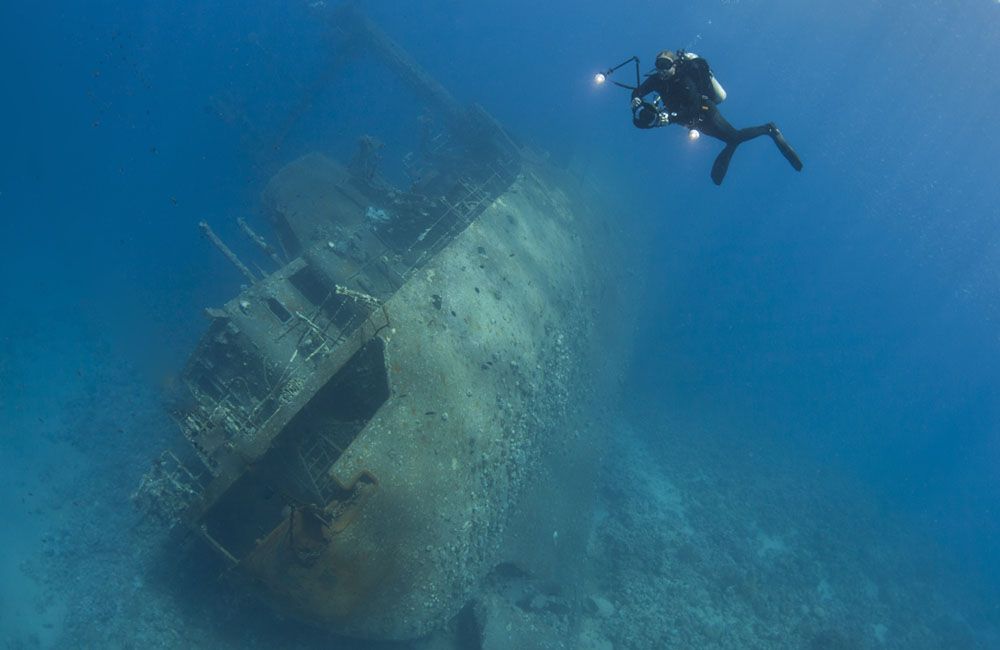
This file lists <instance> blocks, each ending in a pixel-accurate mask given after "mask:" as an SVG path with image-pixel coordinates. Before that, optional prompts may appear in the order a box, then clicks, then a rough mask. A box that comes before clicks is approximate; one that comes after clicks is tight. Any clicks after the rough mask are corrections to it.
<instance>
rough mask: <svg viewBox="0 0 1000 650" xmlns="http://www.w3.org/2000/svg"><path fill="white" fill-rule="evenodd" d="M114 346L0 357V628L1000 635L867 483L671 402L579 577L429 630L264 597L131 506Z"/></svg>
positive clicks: (593, 539)
mask: <svg viewBox="0 0 1000 650" xmlns="http://www.w3.org/2000/svg"><path fill="white" fill-rule="evenodd" d="M109 358H110V355H109V354H108V353H107V352H106V351H102V350H101V349H99V347H98V346H92V347H90V348H86V347H83V346H70V345H66V346H65V347H64V348H63V349H61V350H59V349H57V350H53V348H52V346H50V345H36V346H34V347H31V346H21V348H20V353H19V356H18V357H17V358H11V359H10V360H7V361H6V364H7V365H5V366H4V367H3V368H2V370H3V373H4V378H5V379H6V380H7V381H8V382H12V383H7V384H6V385H7V386H8V387H9V388H8V389H6V393H5V396H4V403H3V415H4V418H5V430H6V431H7V432H9V433H8V435H7V436H5V438H4V439H3V441H2V444H0V453H2V459H3V460H2V462H3V464H4V466H5V471H4V472H3V473H2V475H0V506H2V508H3V510H2V512H3V513H4V516H5V526H4V527H3V528H2V530H0V545H2V548H3V549H4V553H3V554H2V556H0V645H2V647H5V648H81V647H93V648H98V647H100V648H275V647H281V648H382V647H386V648H390V647H391V648H411V649H413V650H445V649H455V648H484V649H486V650H494V649H500V648H513V647H522V648H567V649H573V650H587V649H588V648H589V649H594V650H608V649H610V648H622V649H625V648H637V649H641V648H740V649H746V648H817V649H818V648H826V649H830V648H977V647H981V648H991V647H1000V635H998V632H997V612H996V611H995V610H993V609H991V608H992V607H993V603H994V602H996V601H995V600H993V599H991V598H989V597H988V596H987V595H985V594H983V593H979V592H976V591H975V590H974V588H973V587H972V584H973V583H972V582H971V581H970V580H966V579H964V578H963V576H961V575H958V574H956V573H954V572H953V571H951V570H950V569H949V568H948V567H949V563H948V560H947V556H946V554H945V553H944V551H943V550H941V549H936V548H934V547H933V546H932V545H930V544H929V543H927V542H926V541H924V540H921V539H920V538H919V536H917V535H915V534H913V533H912V532H909V531H907V529H906V527H905V526H904V525H903V524H902V523H900V522H895V521H893V520H892V519H891V518H888V517H887V515H886V514H885V513H884V512H881V511H880V510H879V509H878V507H877V506H876V505H875V504H873V503H870V502H869V501H868V500H867V499H866V496H865V494H864V493H863V492H862V491H861V490H858V489H856V488H854V487H852V486H850V485H848V484H846V483H845V482H844V480H843V479H842V477H838V476H835V475H833V474H831V473H830V472H829V471H827V470H824V469H823V468H822V467H817V466H812V465H810V464H809V463H805V462H803V461H802V460H801V459H797V458H795V457H793V456H791V455H789V454H788V453H786V452H785V451H784V450H781V449H778V448H767V447H764V446H762V445H761V444H760V442H759V440H758V441H757V442H755V443H754V444H753V445H751V444H750V443H749V442H748V441H749V440H751V439H753V437H751V436H747V435H745V432H741V431H739V427H738V424H734V425H732V426H731V427H728V428H725V430H718V429H716V430H713V431H709V430H706V429H704V428H703V427H700V426H699V425H697V424H692V423H690V422H681V421H678V420H676V419H672V418H671V417H669V416H667V415H665V414H656V415H652V416H650V415H648V414H647V416H646V417H644V418H643V423H642V425H641V427H642V428H641V429H639V428H636V427H637V426H638V425H635V426H633V425H629V424H628V423H627V422H624V421H621V422H619V423H618V425H616V430H615V431H614V432H613V434H614V435H612V437H611V438H612V440H613V442H612V443H611V444H610V446H609V448H608V451H607V453H606V454H605V456H604V465H603V469H602V471H601V473H600V475H599V476H598V477H597V478H596V480H597V481H598V482H599V485H598V489H597V490H596V493H597V502H596V503H591V504H581V507H586V508H588V509H590V511H591V512H592V525H591V527H590V531H589V532H588V533H587V536H586V539H585V540H581V541H582V542H583V543H581V544H577V545H574V544H569V543H566V544H565V548H566V549H567V551H566V552H567V553H570V551H569V550H568V549H571V548H580V549H585V550H582V551H580V553H578V554H575V555H573V556H572V557H565V558H563V560H564V561H565V563H566V564H567V565H569V566H574V567H577V570H576V571H575V572H573V573H572V575H571V576H570V577H567V578H566V579H565V580H563V581H553V580H551V579H542V578H541V577H539V576H535V575H531V574H529V573H526V572H524V571H523V570H522V569H521V568H519V567H516V566H502V567H500V568H499V569H498V570H497V571H496V572H495V574H494V575H492V576H491V577H490V579H489V580H488V581H487V584H485V585H484V587H483V590H482V593H481V594H479V595H478V597H477V598H476V600H475V602H474V603H473V604H472V605H470V607H469V608H468V609H467V610H466V611H465V612H464V613H463V614H462V615H460V616H459V617H458V618H457V619H456V621H455V622H454V623H453V624H452V625H451V627H450V628H449V629H448V630H444V631H442V632H441V633H439V634H436V635H434V636H433V637H431V638H429V639H423V640H420V641H416V642H412V643H407V644H395V645H393V644H372V643H360V642H350V641H346V640H339V639H333V638H331V637H330V636H329V635H327V634H325V633H323V632H320V631H316V630H311V629H309V628H307V627H304V626H302V625H300V624H297V623H295V622H292V621H283V620H280V619H279V618H277V617H275V616H274V615H272V614H271V613H270V612H269V611H268V610H266V609H265V608H264V607H262V606H261V605H259V604H258V603H257V602H256V601H255V600H253V599H252V598H249V597H246V596H244V595H242V594H241V593H240V592H239V591H238V590H236V589H235V588H233V587H231V586H230V585H229V583H228V582H227V581H225V580H222V579H220V578H221V572H222V571H221V567H220V566H219V565H218V564H217V563H216V562H215V560H214V558H213V557H212V556H211V554H209V553H208V552H206V551H205V550H204V549H201V547H200V546H199V545H197V544H187V543H186V542H185V540H183V539H180V540H170V541H169V542H168V540H166V539H165V538H164V536H163V534H162V531H161V530H160V529H159V528H158V527H157V526H156V525H155V523H154V522H150V521H147V520H145V519H143V517H142V516H141V515H140V514H139V513H138V512H137V511H136V510H135V508H134V507H133V506H132V504H131V502H130V500H129V495H130V494H131V492H132V490H133V489H134V487H135V486H136V484H137V483H138V480H139V477H140V476H141V474H142V473H143V472H144V471H145V469H146V468H147V467H148V465H149V463H150V460H151V458H152V457H153V455H154V454H155V453H156V452H157V451H158V450H160V449H162V448H163V447H164V446H166V445H167V444H168V442H169V441H175V440H176V437H177V436H176V433H175V429H174V425H173V424H172V423H171V422H170V421H169V420H168V419H167V417H166V414H165V412H164V410H163V408H162V406H161V404H160V399H159V394H158V392H157V390H156V387H155V386H152V385H151V384H152V383H153V382H150V381H149V380H148V378H143V377H140V376H139V375H138V374H137V373H136V372H135V371H134V370H133V369H131V368H129V367H128V366H127V365H125V364H116V363H109V362H108V359H109ZM45 359H49V360H50V361H48V362H47V363H46V362H45ZM53 377H55V381H53V379H52V378H53ZM46 383H48V384H51V385H54V386H58V387H60V388H59V389H58V390H48V391H44V390H41V387H43V386H45V385H46ZM554 543H555V542H554Z"/></svg>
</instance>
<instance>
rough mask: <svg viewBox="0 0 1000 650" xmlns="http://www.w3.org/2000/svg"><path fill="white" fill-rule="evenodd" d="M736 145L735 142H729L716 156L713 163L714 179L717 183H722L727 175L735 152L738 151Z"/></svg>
mask: <svg viewBox="0 0 1000 650" xmlns="http://www.w3.org/2000/svg"><path fill="white" fill-rule="evenodd" d="M736 146H737V145H735V144H727V145H726V146H725V148H724V149H723V150H722V151H720V152H719V155H718V156H717V157H716V158H715V162H714V163H712V181H713V182H714V183H715V184H716V185H722V181H723V179H724V178H725V177H726V172H727V171H729V161H730V160H732V159H733V153H735V152H736Z"/></svg>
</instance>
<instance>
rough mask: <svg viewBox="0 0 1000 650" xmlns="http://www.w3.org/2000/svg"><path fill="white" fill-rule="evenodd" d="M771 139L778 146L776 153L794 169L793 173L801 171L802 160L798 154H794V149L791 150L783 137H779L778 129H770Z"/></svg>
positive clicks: (790, 146)
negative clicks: (778, 152) (779, 153)
mask: <svg viewBox="0 0 1000 650" xmlns="http://www.w3.org/2000/svg"><path fill="white" fill-rule="evenodd" d="M771 137H772V138H774V144H776V145H778V151H780V152H781V155H782V156H784V157H785V160H787V161H788V162H789V163H790V164H791V165H792V167H794V168H795V171H797V172H800V171H802V159H801V158H799V154H797V153H795V149H792V145H790V144H788V141H787V140H785V136H783V135H781V131H779V130H778V127H772V129H771Z"/></svg>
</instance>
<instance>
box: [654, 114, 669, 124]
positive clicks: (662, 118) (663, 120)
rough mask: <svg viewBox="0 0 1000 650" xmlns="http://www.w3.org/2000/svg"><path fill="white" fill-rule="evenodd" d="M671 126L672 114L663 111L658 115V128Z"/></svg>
mask: <svg viewBox="0 0 1000 650" xmlns="http://www.w3.org/2000/svg"><path fill="white" fill-rule="evenodd" d="M668 124H670V113H667V112H666V111H663V112H661V113H657V114H656V126H666V125H668Z"/></svg>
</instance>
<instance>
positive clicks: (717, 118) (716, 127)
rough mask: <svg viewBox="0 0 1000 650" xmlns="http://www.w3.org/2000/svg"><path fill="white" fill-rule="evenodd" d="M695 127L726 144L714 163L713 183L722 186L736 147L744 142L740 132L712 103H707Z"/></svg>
mask: <svg viewBox="0 0 1000 650" xmlns="http://www.w3.org/2000/svg"><path fill="white" fill-rule="evenodd" d="M695 126H696V127H697V128H698V130H699V131H701V132H702V133H704V134H705V135H707V136H710V137H713V138H715V139H717V140H722V141H723V142H725V143H726V146H725V147H724V148H723V149H722V151H720V152H719V155H718V156H717V157H716V159H715V162H714V163H712V182H714V183H715V184H716V185H722V181H723V179H725V178H726V172H727V171H729V162H730V161H731V160H732V159H733V154H734V153H735V152H736V147H737V146H739V144H740V142H742V140H741V139H740V132H739V131H737V130H736V129H734V128H733V125H732V124H730V123H729V122H727V121H726V118H724V117H722V113H720V112H719V109H717V108H716V107H715V104H713V103H712V102H707V104H706V108H705V109H704V111H703V112H702V114H701V119H699V120H698V123H697V124H696V125H695Z"/></svg>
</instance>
